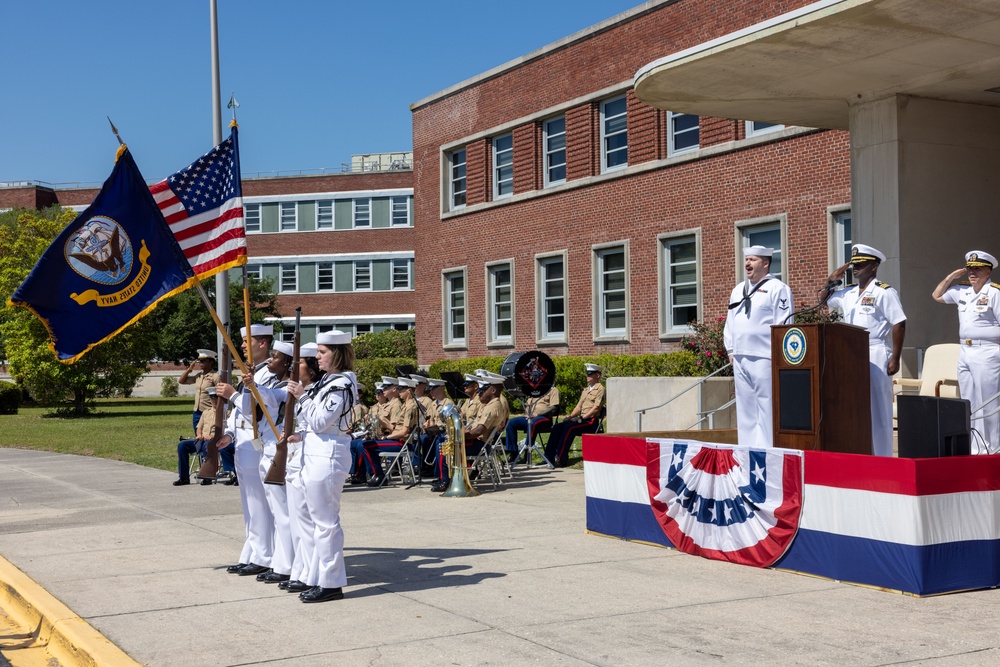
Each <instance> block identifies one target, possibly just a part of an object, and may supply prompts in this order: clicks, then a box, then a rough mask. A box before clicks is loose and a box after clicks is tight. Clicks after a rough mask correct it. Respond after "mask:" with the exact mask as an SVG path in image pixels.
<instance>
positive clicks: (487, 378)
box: [478, 371, 504, 389]
mask: <svg viewBox="0 0 1000 667" xmlns="http://www.w3.org/2000/svg"><path fill="white" fill-rule="evenodd" d="M478 382H479V388H480V389H482V388H483V387H488V386H490V385H491V384H495V385H502V384H503V383H504V377H503V376H502V375H497V374H496V373H490V372H489V371H483V372H482V374H481V375H480V376H479V380H478Z"/></svg>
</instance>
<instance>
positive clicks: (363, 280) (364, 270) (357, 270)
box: [354, 260, 372, 292]
mask: <svg viewBox="0 0 1000 667" xmlns="http://www.w3.org/2000/svg"><path fill="white" fill-rule="evenodd" d="M371 288H372V263H371V261H370V260H364V261H357V262H354V291H356V292H364V291H369V290H371Z"/></svg>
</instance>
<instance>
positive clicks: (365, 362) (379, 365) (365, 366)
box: [354, 332, 417, 405]
mask: <svg viewBox="0 0 1000 667" xmlns="http://www.w3.org/2000/svg"><path fill="white" fill-rule="evenodd" d="M398 333H405V332H398ZM366 335H367V334H366ZM416 365H417V360H416V359H413V358H411V357H379V358H375V359H358V360H356V361H355V362H354V372H355V374H356V375H357V376H358V381H359V382H361V383H362V384H363V385H365V389H364V391H363V392H361V400H362V401H364V403H365V405H372V404H374V403H375V383H376V382H381V381H382V376H383V375H386V376H390V377H396V375H397V373H396V366H416Z"/></svg>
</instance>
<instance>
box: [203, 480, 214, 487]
mask: <svg viewBox="0 0 1000 667" xmlns="http://www.w3.org/2000/svg"><path fill="white" fill-rule="evenodd" d="M213 483H214V482H213V481H212V480H210V479H203V480H201V485H202V486H211V485H212V484H213Z"/></svg>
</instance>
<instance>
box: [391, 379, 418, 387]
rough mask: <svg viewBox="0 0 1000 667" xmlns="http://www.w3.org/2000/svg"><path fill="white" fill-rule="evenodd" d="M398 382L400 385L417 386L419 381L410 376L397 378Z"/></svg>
mask: <svg viewBox="0 0 1000 667" xmlns="http://www.w3.org/2000/svg"><path fill="white" fill-rule="evenodd" d="M396 384H398V385H399V386H400V387H416V386H417V381H416V380H411V379H410V378H396Z"/></svg>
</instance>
